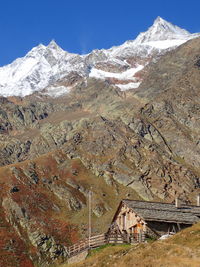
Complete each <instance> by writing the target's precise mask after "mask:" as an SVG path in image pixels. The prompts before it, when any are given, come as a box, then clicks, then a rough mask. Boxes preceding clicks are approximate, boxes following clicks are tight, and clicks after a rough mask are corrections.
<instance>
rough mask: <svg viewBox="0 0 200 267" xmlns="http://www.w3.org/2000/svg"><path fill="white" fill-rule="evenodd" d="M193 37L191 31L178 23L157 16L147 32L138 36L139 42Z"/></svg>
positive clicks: (137, 40) (137, 41)
mask: <svg viewBox="0 0 200 267" xmlns="http://www.w3.org/2000/svg"><path fill="white" fill-rule="evenodd" d="M190 37H191V33H189V32H188V31H186V30H184V29H181V28H179V27H178V26H176V25H173V24H172V23H170V22H168V21H166V20H164V19H162V18H161V17H157V19H156V20H155V21H154V23H153V25H152V26H151V27H150V28H149V29H148V31H147V32H143V33H140V34H139V35H138V37H137V38H136V40H135V42H136V43H137V44H142V43H147V42H152V41H162V40H173V39H183V40H185V39H188V38H190Z"/></svg>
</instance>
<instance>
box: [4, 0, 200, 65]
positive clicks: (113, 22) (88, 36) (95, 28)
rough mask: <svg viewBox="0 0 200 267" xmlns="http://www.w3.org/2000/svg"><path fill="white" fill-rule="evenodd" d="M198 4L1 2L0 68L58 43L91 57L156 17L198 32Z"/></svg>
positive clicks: (178, 0) (192, 0)
mask: <svg viewBox="0 0 200 267" xmlns="http://www.w3.org/2000/svg"><path fill="white" fill-rule="evenodd" d="M199 10H200V1H199V0H196V1H195V0H190V1H188V0H182V1H181V0H173V1H172V0H167V1H161V0H160V1H157V0H143V1H138V0H137V1H135V0H120V1H118V0H107V1H106V0H99V1H95V0H93V1H92V0H79V1H78V0H1V1H0V36H1V41H0V65H1V66H2V65H5V64H8V63H10V62H11V61H13V60H14V59H16V58H17V57H21V56H24V55H25V54H26V53H27V52H28V51H29V50H30V49H31V48H32V47H34V46H36V45H38V44H39V43H43V44H45V45H47V44H48V43H49V42H50V41H51V40H52V39H54V40H55V41H56V42H57V43H58V44H59V45H60V46H61V47H62V48H63V49H65V50H67V51H69V52H74V53H87V52H89V51H91V50H92V49H95V48H99V49H100V48H109V47H111V46H113V45H119V44H122V43H123V42H124V41H126V40H130V39H135V37H136V36H137V35H138V33H139V32H141V31H145V30H146V29H147V28H148V27H149V26H151V25H152V23H153V21H154V19H155V18H156V17H157V16H161V17H163V18H164V19H166V20H168V21H170V22H173V23H174V24H176V25H178V26H180V27H183V28H185V29H187V30H189V31H191V32H200V21H199Z"/></svg>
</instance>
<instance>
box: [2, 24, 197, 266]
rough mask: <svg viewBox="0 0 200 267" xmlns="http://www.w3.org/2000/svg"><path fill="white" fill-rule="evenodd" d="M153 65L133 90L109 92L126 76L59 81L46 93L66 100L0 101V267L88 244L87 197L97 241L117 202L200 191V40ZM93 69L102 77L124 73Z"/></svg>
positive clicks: (52, 258) (39, 96) (55, 257)
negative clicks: (65, 89) (82, 240)
mask: <svg viewBox="0 0 200 267" xmlns="http://www.w3.org/2000/svg"><path fill="white" fill-rule="evenodd" d="M160 23H161V24H162V20H160V19H158V20H157V22H156V24H160ZM165 26H166V25H165ZM167 26H169V25H167ZM167 26H166V27H167ZM154 29H155V27H154V28H153V30H154ZM173 29H174V28H173ZM153 30H152V29H151V32H152V31H153ZM156 34H158V32H157V31H156ZM182 34H183V32H182ZM184 35H188V33H187V32H184ZM142 37H143V35H141V38H142ZM150 37H151V36H150V35H148V38H150ZM142 40H143V39H142ZM143 41H145V40H143ZM150 41H151V40H150V39H148V42H150ZM146 42H147V40H146V41H145V43H146ZM51 46H52V47H53V48H52V47H51V49H55V44H51ZM129 48H130V47H129ZM41 49H43V48H41ZM49 49H50V48H49ZM56 49H57V48H56ZM116 49H117V48H116ZM116 51H117V50H115V52H116ZM111 52H112V51H111ZM96 56H97V55H96V54H95V53H93V54H92V55H90V56H88V59H87V60H88V61H89V62H92V61H93V60H96ZM99 57H101V58H103V57H104V54H101V55H99ZM159 57H160V58H159V59H158V58H156V61H155V60H153V61H151V62H149V63H148V65H147V66H145V70H142V71H143V72H142V80H141V82H142V83H141V85H140V87H139V88H138V89H137V88H135V89H134V90H128V91H125V92H124V91H123V90H121V89H120V88H119V87H116V86H113V82H114V83H119V80H120V79H121V80H122V77H123V76H120V77H119V76H115V77H108V78H106V79H99V78H98V79H97V77H95V76H94V75H90V76H89V75H88V77H87V79H86V78H85V77H83V76H81V75H80V74H78V73H77V72H73V73H71V74H69V73H66V72H65V73H64V72H63V74H64V75H63V77H62V78H61V77H60V78H59V79H58V80H56V82H55V83H54V86H53V87H52V88H55V86H56V87H57V88H62V87H68V86H72V85H73V86H72V87H73V88H72V89H71V90H70V91H69V92H68V93H67V94H64V95H62V97H59V94H58V95H57V97H56V98H55V97H53V98H52V97H51V95H49V94H44V92H45V91H41V92H39V93H38V92H35V93H34V94H32V95H28V96H26V97H13V96H12V97H9V98H5V97H1V99H0V101H1V107H0V165H1V168H0V186H1V189H2V190H1V191H0V206H1V209H0V215H1V220H0V236H1V237H2V239H1V240H2V241H1V242H0V248H1V251H2V252H1V253H2V254H1V255H3V256H2V257H0V265H2V266H5V262H6V264H7V265H6V266H7V267H10V266H12V267H13V266H20V267H22V266H47V265H48V264H50V263H52V262H54V263H56V262H60V261H62V260H63V259H65V258H66V257H67V254H66V249H65V247H66V246H68V245H70V244H71V243H73V242H75V241H77V240H78V239H80V238H83V237H84V236H86V235H87V218H88V210H87V196H88V192H89V190H91V191H92V192H93V196H92V198H93V204H92V209H93V218H92V221H93V231H94V233H97V232H103V231H106V228H107V227H108V225H109V223H110V221H111V218H112V216H113V214H114V212H115V209H116V207H117V205H118V203H119V201H120V200H121V199H122V198H133V199H145V200H159V201H168V202H173V201H174V199H175V197H177V196H179V197H180V199H182V201H186V202H188V203H194V201H195V196H196V194H197V193H198V192H200V190H199V188H200V180H199V173H200V170H199V162H200V157H199V140H200V134H199V129H200V125H199V115H200V114H199V110H200V109H199V84H200V80H199V79H200V78H199V77H200V76H199V72H200V64H199V59H200V49H199V39H198V38H197V39H194V40H190V41H188V42H187V43H186V44H183V45H182V46H180V47H178V48H177V49H175V50H173V51H168V52H166V51H165V54H164V55H162V56H161V55H160V56H159ZM137 59H138V57H137ZM49 60H50V61H51V62H52V60H53V59H52V58H51V59H49ZM134 60H135V59H134V57H129V61H130V62H132V63H131V64H134ZM52 64H53V63H52ZM55 64H57V63H55ZM98 64H99V65H98V67H97V65H96V67H95V68H96V69H99V70H100V71H105V72H107V71H108V69H107V68H112V71H113V73H117V72H119V69H120V72H121V71H122V72H126V71H128V69H127V68H126V66H123V67H122V66H121V65H120V68H118V65H117V64H116V65H115V66H114V65H112V64H111V63H105V62H101V63H100V62H99V63H98ZM137 64H138V62H137ZM132 66H133V65H132ZM109 70H110V69H109ZM95 73H96V74H97V73H98V75H99V74H102V72H95ZM93 74H94V72H93ZM104 74H105V73H104ZM113 79H114V80H113ZM123 81H124V85H125V84H126V82H127V80H126V79H124V80H123ZM45 90H47V91H48V90H49V88H46V89H45ZM59 90H60V89H59ZM59 90H58V91H59ZM48 92H49V91H48ZM52 92H55V91H54V90H53V89H52ZM59 92H60V91H59ZM22 251H23V253H22ZM19 255H22V256H19Z"/></svg>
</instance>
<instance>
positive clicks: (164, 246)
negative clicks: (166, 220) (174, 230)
mask: <svg viewBox="0 0 200 267" xmlns="http://www.w3.org/2000/svg"><path fill="white" fill-rule="evenodd" d="M68 266H69V267H72V266H73V267H75V266H76V267H90V266H96V267H104V266H120V267H125V266H126V267H128V266H130V267H135V266H137V267H168V266H169V267H199V266H200V223H198V224H196V225H194V226H193V227H191V228H188V229H186V230H184V231H182V232H180V233H178V234H176V235H175V236H174V237H172V238H169V239H168V240H165V241H155V242H153V243H148V244H141V245H135V246H111V247H106V248H103V249H101V250H98V251H96V252H93V253H92V255H91V256H90V257H88V258H87V259H86V260H85V261H84V262H82V263H79V264H74V265H63V266H62V267H68Z"/></svg>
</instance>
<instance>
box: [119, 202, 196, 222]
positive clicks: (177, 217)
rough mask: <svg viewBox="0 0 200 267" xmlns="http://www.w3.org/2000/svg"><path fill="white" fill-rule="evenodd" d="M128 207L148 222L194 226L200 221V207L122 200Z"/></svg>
mask: <svg viewBox="0 0 200 267" xmlns="http://www.w3.org/2000/svg"><path fill="white" fill-rule="evenodd" d="M122 203H124V204H125V205H126V206H128V207H129V208H131V209H132V210H133V211H134V212H135V213H137V215H138V216H140V217H141V218H142V219H144V220H145V221H146V222H148V221H164V222H175V223H185V224H193V223H195V222H198V221H199V220H200V207H198V206H189V205H181V206H180V207H179V208H177V207H176V206H175V204H169V203H160V202H148V201H138V200H127V199H124V200H122Z"/></svg>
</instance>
